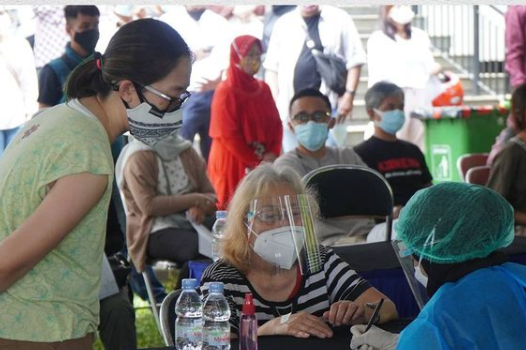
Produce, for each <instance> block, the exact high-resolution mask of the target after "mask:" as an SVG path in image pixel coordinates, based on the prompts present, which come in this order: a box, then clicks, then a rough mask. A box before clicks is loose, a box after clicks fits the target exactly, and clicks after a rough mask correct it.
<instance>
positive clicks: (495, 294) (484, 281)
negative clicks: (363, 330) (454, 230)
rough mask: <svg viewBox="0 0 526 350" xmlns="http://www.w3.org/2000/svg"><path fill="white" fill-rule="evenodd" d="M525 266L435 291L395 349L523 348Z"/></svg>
mask: <svg viewBox="0 0 526 350" xmlns="http://www.w3.org/2000/svg"><path fill="white" fill-rule="evenodd" d="M524 287H526V266H523V265H519V264H515V263H505V264H503V265H500V266H492V267H488V268H484V269H480V270H477V271H474V272H472V273H470V274H469V275H466V276H464V277H463V278H461V279H460V280H458V281H457V282H455V283H446V284H444V285H443V286H442V287H440V288H439V289H438V291H437V292H436V293H435V295H433V297H432V298H431V300H429V302H428V303H427V304H426V306H425V307H424V308H423V309H422V311H421V312H420V314H419V315H418V317H417V318H416V319H415V320H414V321H413V322H412V323H411V324H410V325H409V326H408V327H407V328H406V329H405V330H404V331H403V332H402V333H401V334H400V339H399V341H398V347H397V349H399V350H411V349H415V350H416V349H418V350H423V349H425V350H435V349H441V350H449V349H451V350H453V349H470V350H498V349H502V350H524V349H526V293H525V291H524Z"/></svg>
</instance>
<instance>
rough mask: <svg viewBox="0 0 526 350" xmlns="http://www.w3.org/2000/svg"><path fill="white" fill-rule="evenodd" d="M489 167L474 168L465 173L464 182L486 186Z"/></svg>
mask: <svg viewBox="0 0 526 350" xmlns="http://www.w3.org/2000/svg"><path fill="white" fill-rule="evenodd" d="M490 171H491V167H490V166H489V165H482V166H476V167H473V168H471V169H469V170H468V172H467V173H466V182H467V183H470V184H476V185H482V186H486V184H487V183H488V179H489V173H490Z"/></svg>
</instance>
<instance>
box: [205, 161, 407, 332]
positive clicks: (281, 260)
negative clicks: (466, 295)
mask: <svg viewBox="0 0 526 350" xmlns="http://www.w3.org/2000/svg"><path fill="white" fill-rule="evenodd" d="M309 208H313V210H312V212H313V213H316V205H315V201H314V200H312V196H310V195H308V194H307V191H306V189H305V187H304V186H303V184H302V182H301V179H300V178H299V176H298V175H297V174H296V173H295V172H294V171H293V170H291V169H288V168H285V169H280V170H279V171H278V170H277V169H276V168H275V167H274V166H273V165H272V164H267V163H265V164H263V165H260V166H259V167H257V168H256V169H255V170H253V171H252V172H250V173H249V174H248V175H247V176H246V177H245V178H244V179H243V181H242V182H241V183H240V185H239V187H238V188H237V190H236V193H235V194H234V197H233V198H232V201H231V202H230V206H229V211H228V218H227V222H228V223H227V228H226V231H227V233H226V236H225V239H224V242H223V243H224V244H223V257H224V258H223V259H222V260H219V261H217V262H215V263H214V264H212V265H211V266H209V267H208V268H207V269H206V270H205V272H204V274H203V277H202V283H203V286H202V290H203V293H204V294H205V295H206V294H207V293H208V282H212V281H219V282H223V283H225V296H226V297H227V300H228V302H229V305H230V309H231V314H232V316H231V318H230V324H231V328H232V333H234V334H236V333H238V332H239V317H240V315H241V308H242V305H243V298H244V295H245V293H252V294H253V295H254V303H255V305H256V307H257V310H258V323H259V328H258V334H259V335H276V334H279V335H291V336H296V337H302V338H307V337H309V336H316V337H320V338H326V337H331V336H332V335H333V332H332V330H331V328H330V326H329V325H328V324H327V323H329V324H330V325H333V326H341V325H351V324H360V323H365V322H366V320H368V319H369V317H370V316H371V314H372V308H371V307H368V306H370V305H368V306H366V304H370V303H375V302H378V301H379V300H380V298H384V299H386V302H385V303H384V307H383V308H382V309H381V312H380V317H379V319H378V320H377V322H380V323H383V322H386V321H388V320H391V319H394V318H396V317H397V313H396V309H395V306H394V304H393V303H392V302H391V301H390V300H388V299H387V297H386V296H384V295H383V294H382V293H380V292H379V291H377V290H376V289H374V288H372V287H371V286H370V285H369V283H368V282H367V281H365V280H364V279H363V278H361V277H360V276H358V275H357V274H356V272H354V271H353V270H352V269H351V268H350V266H349V265H348V264H347V263H345V262H344V261H342V260H341V259H340V258H339V257H338V256H337V255H336V254H334V252H333V251H332V250H330V249H328V248H325V247H323V246H319V245H317V243H316V242H315V243H313V236H312V234H309V233H308V232H309V229H310V228H311V227H310V224H311V223H312V215H308V214H310V210H309ZM311 233H312V232H311ZM314 244H315V245H314Z"/></svg>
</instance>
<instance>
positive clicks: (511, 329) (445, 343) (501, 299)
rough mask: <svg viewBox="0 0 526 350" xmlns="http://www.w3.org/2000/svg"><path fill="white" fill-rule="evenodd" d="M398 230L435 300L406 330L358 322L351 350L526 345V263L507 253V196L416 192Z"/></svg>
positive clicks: (473, 190) (442, 189)
mask: <svg viewBox="0 0 526 350" xmlns="http://www.w3.org/2000/svg"><path fill="white" fill-rule="evenodd" d="M396 229H397V231H398V237H399V238H400V239H401V240H402V242H403V243H404V244H405V245H406V247H407V249H408V251H409V252H410V253H412V254H413V259H414V261H415V266H416V267H415V270H416V271H415V277H416V279H417V280H418V281H420V283H421V284H423V285H424V287H426V290H427V293H428V295H429V296H430V297H431V299H430V300H429V302H428V303H427V304H426V305H425V307H424V308H423V309H422V311H421V312H420V314H419V315H418V317H417V318H416V319H415V320H414V321H413V322H412V323H411V324H410V325H409V326H408V327H407V328H406V329H405V330H404V331H403V332H402V333H401V334H400V336H398V335H396V334H392V333H389V332H385V331H383V330H381V329H379V328H377V327H375V326H373V327H372V328H371V329H370V330H369V331H367V332H364V331H365V326H362V325H359V326H353V327H352V328H351V332H352V334H353V338H352V341H351V349H353V350H355V349H364V348H366V349H371V348H373V349H382V350H392V349H403V350H412V349H415V350H416V349H426V350H435V349H436V350H438V349H440V350H443V349H477V350H494V349H506V350H521V349H524V344H526V294H525V292H524V287H525V286H526V266H523V265H519V264H515V263H510V262H508V259H507V256H506V254H504V253H503V252H501V251H499V249H501V248H504V247H506V246H508V245H510V244H511V242H512V241H513V239H514V237H515V232H514V214H513V208H512V207H511V205H510V204H509V203H508V202H507V201H506V200H505V199H504V198H503V197H502V196H501V195H499V194H498V193H497V192H494V191H492V190H490V189H488V188H487V187H484V186H478V185H471V184H467V183H455V182H444V183H440V184H438V185H435V186H432V187H429V188H427V189H424V190H421V191H419V192H417V193H416V194H415V195H414V196H413V197H412V198H411V200H410V201H409V202H408V203H407V205H406V206H405V207H404V209H402V211H401V214H400V219H399V221H398V223H397V224H396Z"/></svg>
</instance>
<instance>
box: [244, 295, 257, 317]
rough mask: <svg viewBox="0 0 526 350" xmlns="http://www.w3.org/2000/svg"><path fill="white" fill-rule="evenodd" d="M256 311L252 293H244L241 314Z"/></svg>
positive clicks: (249, 313)
mask: <svg viewBox="0 0 526 350" xmlns="http://www.w3.org/2000/svg"><path fill="white" fill-rule="evenodd" d="M255 313H256V306H255V305H254V298H253V297H252V293H245V303H244V304H243V315H254V314H255Z"/></svg>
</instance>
